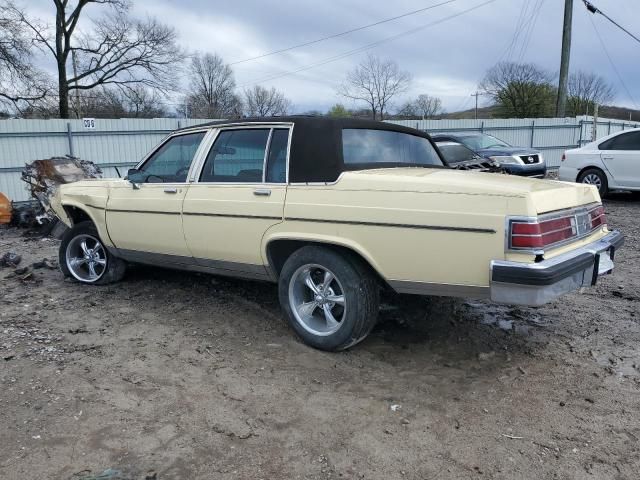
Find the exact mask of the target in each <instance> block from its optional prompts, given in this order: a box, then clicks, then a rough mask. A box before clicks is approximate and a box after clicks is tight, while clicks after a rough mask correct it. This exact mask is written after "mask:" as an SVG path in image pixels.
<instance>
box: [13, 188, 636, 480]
mask: <svg viewBox="0 0 640 480" xmlns="http://www.w3.org/2000/svg"><path fill="white" fill-rule="evenodd" d="M606 209H607V213H608V218H609V223H610V225H611V226H613V227H615V228H618V229H620V230H622V231H623V232H624V233H625V234H626V236H627V243H626V246H625V247H624V249H623V250H621V251H620V252H619V254H618V255H617V256H616V260H617V269H616V271H615V274H614V275H612V276H608V277H606V278H602V279H601V281H600V282H599V284H598V285H597V287H596V288H593V289H590V290H588V291H586V292H584V293H582V294H578V293H576V294H572V295H569V296H567V297H565V298H563V299H561V300H559V301H557V302H555V303H553V304H550V305H548V306H546V307H544V308H539V309H533V308H512V307H504V306H493V305H490V304H488V303H484V302H472V301H467V302H465V301H453V300H447V299H431V300H427V299H420V298H414V297H400V298H390V299H388V300H387V301H386V303H385V304H384V306H383V311H382V313H381V319H380V323H379V325H378V326H377V327H376V329H375V330H374V332H373V333H372V334H371V336H370V337H369V338H368V339H367V340H365V341H364V342H363V343H361V344H360V345H358V346H356V347H355V348H353V349H352V350H350V351H348V352H344V353H340V354H330V353H324V352H320V351H316V350H313V349H311V348H309V347H306V346H305V345H303V344H302V343H301V342H300V341H299V340H298V339H297V338H296V337H295V336H294V334H293V332H292V331H291V330H290V329H289V328H288V326H287V324H286V322H285V320H284V318H283V317H282V315H281V313H280V310H279V306H278V303H277V296H276V288H275V286H274V285H270V284H262V283H252V282H246V281H236V280H229V279H224V278H220V277H210V276H206V275H198V274H189V273H179V272H178V273H176V272H172V271H168V270H162V269H154V268H143V267H137V268H133V269H132V270H131V271H130V273H129V274H128V276H127V278H126V280H125V281H123V282H121V283H119V284H116V285H112V286H107V287H86V286H81V285H78V284H76V283H73V282H70V281H65V280H64V279H63V277H62V274H61V273H60V272H59V271H58V270H55V269H48V268H46V266H45V267H44V268H39V269H34V270H33V275H32V277H31V278H26V279H22V278H21V277H18V276H15V275H14V274H13V270H12V269H11V268H4V269H0V282H1V283H0V445H1V446H2V448H0V478H2V479H7V480H8V479H36V478H38V479H45V478H47V479H49V478H51V479H81V478H83V479H94V478H101V479H115V478H127V479H144V478H147V479H156V478H157V479H289V478H292V479H340V478H344V479H352V478H353V479H360V478H365V479H396V478H401V479H404V478H406V479H467V478H469V479H471V478H473V479H475V478H491V479H494V478H495V479H520V478H536V479H548V478H549V479H550V478H559V479H584V478H594V479H637V478H639V476H640V473H639V472H640V443H639V438H640V348H639V345H640V277H639V275H638V271H639V268H640V249H639V240H638V239H639V237H640V201H638V200H636V201H634V200H632V199H630V198H628V197H627V196H624V195H621V196H618V197H616V198H614V199H612V200H610V201H608V202H606ZM23 235H24V231H22V230H15V229H9V228H4V229H0V254H2V253H4V252H7V251H15V252H16V253H19V254H21V255H23V256H24V259H23V261H22V264H21V266H29V265H31V264H32V263H34V262H38V261H41V260H42V259H43V258H45V257H47V258H56V253H57V246H58V242H57V241H56V240H53V239H38V238H35V239H31V238H28V237H24V236H23Z"/></svg>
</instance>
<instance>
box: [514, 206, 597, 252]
mask: <svg viewBox="0 0 640 480" xmlns="http://www.w3.org/2000/svg"><path fill="white" fill-rule="evenodd" d="M606 223H607V220H606V217H605V214H604V208H603V207H602V205H598V206H597V207H594V208H592V209H590V210H585V209H580V210H573V211H569V212H567V214H566V215H565V216H562V215H559V216H558V215H556V216H554V217H553V218H549V219H548V220H547V219H544V217H543V218H542V219H538V220H533V221H530V220H517V219H513V220H511V221H510V222H509V246H510V248H512V249H515V250H540V249H544V248H546V247H550V246H553V245H557V244H560V243H564V242H566V241H570V240H572V239H577V238H581V237H584V236H585V235H588V234H589V233H591V232H592V231H594V230H595V229H597V228H599V227H601V226H602V225H606Z"/></svg>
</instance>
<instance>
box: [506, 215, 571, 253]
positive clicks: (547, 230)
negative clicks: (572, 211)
mask: <svg viewBox="0 0 640 480" xmlns="http://www.w3.org/2000/svg"><path fill="white" fill-rule="evenodd" d="M576 235H577V233H576V230H575V228H574V226H573V222H572V217H562V218H554V219H553V220H545V221H542V222H534V223H525V222H518V221H513V222H511V246H512V247H513V248H525V249H529V248H544V247H548V246H549V245H553V244H555V243H559V242H562V241H565V240H569V239H570V238H572V237H575V236H576Z"/></svg>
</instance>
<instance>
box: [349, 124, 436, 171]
mask: <svg viewBox="0 0 640 480" xmlns="http://www.w3.org/2000/svg"><path fill="white" fill-rule="evenodd" d="M342 155H343V158H344V164H345V166H346V167H347V168H349V167H351V168H354V167H356V168H357V167H358V166H359V165H360V166H371V165H376V164H378V165H385V166H425V165H438V166H442V160H440V157H439V156H438V153H437V152H436V150H435V148H434V147H433V145H432V144H431V142H430V141H429V140H428V139H426V138H424V137H419V136H416V135H411V134H410V133H403V132H394V131H392V130H372V129H360V128H345V129H343V130H342Z"/></svg>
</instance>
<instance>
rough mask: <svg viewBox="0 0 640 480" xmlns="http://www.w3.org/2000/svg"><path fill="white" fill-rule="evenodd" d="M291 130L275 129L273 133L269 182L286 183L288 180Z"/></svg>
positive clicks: (269, 159)
mask: <svg viewBox="0 0 640 480" xmlns="http://www.w3.org/2000/svg"><path fill="white" fill-rule="evenodd" d="M288 146H289V130H288V129H275V130H274V131H273V133H272V134H271V142H270V144H269V156H268V157H267V175H266V181H267V183H285V182H286V181H287V149H288Z"/></svg>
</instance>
